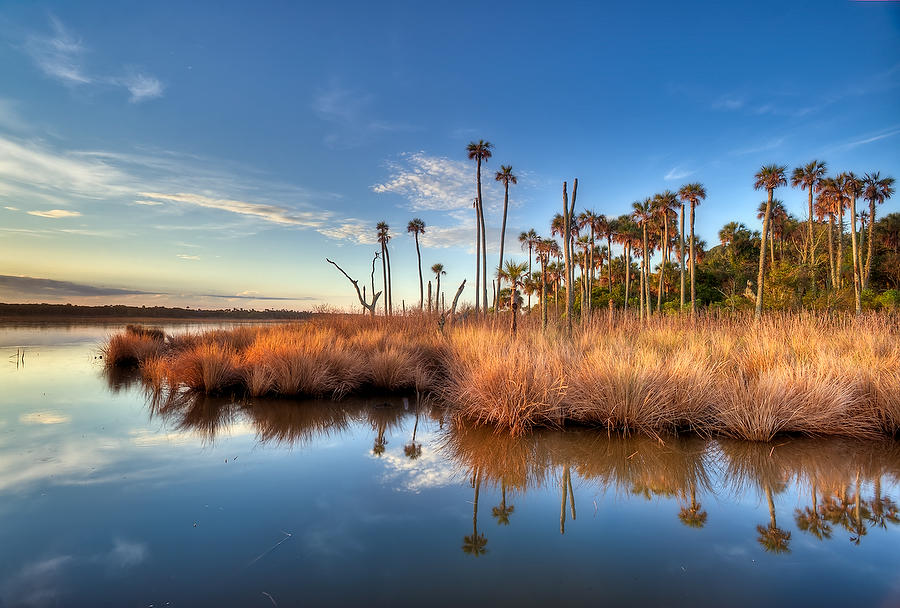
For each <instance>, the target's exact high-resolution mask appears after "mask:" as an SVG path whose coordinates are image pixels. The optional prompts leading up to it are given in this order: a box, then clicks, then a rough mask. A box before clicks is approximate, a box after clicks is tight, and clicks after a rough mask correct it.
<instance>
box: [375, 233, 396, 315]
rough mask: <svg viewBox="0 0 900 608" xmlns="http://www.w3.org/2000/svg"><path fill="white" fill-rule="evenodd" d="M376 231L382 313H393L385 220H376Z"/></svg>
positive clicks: (387, 234) (389, 237) (388, 235)
mask: <svg viewBox="0 0 900 608" xmlns="http://www.w3.org/2000/svg"><path fill="white" fill-rule="evenodd" d="M375 229H376V230H377V231H378V243H379V244H380V245H381V273H382V275H383V279H384V314H385V315H387V314H391V313H393V305H392V303H391V259H390V257H389V254H388V242H390V240H391V235H390V226H388V225H387V222H378V224H376V225H375Z"/></svg>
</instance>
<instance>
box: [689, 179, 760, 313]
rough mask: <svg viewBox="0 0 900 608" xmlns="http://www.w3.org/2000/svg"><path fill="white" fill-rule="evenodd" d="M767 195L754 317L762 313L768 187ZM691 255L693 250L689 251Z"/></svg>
mask: <svg viewBox="0 0 900 608" xmlns="http://www.w3.org/2000/svg"><path fill="white" fill-rule="evenodd" d="M768 193H769V196H768V198H767V199H766V214H765V215H764V216H763V226H762V238H760V240H759V274H758V275H757V278H756V317H757V318H759V317H760V315H762V308H763V276H764V274H765V270H766V237H767V236H768V232H769V215H770V214H771V213H772V195H773V193H774V190H773V189H772V188H768ZM691 255H692V256H693V251H692V252H691Z"/></svg>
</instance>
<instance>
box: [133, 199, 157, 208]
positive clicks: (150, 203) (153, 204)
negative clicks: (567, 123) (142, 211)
mask: <svg viewBox="0 0 900 608" xmlns="http://www.w3.org/2000/svg"><path fill="white" fill-rule="evenodd" d="M134 204H135V205H144V206H146V207H158V206H160V205H162V203H161V202H159V201H148V200H137V201H134Z"/></svg>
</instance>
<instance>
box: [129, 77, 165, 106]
mask: <svg viewBox="0 0 900 608" xmlns="http://www.w3.org/2000/svg"><path fill="white" fill-rule="evenodd" d="M121 82H122V84H123V85H124V86H125V87H126V88H127V89H128V92H129V93H131V99H130V101H131V102H132V103H139V102H141V101H144V100H146V99H154V98H156V97H162V94H163V90H164V89H165V87H164V86H163V83H162V82H161V81H160V80H159V79H158V78H154V77H153V76H148V75H146V74H133V75H131V76H127V77H125V78H123V79H122V80H121Z"/></svg>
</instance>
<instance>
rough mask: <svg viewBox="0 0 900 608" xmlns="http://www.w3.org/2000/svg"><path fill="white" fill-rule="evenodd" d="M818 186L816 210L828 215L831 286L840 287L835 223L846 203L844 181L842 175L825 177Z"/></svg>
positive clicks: (820, 213) (819, 213)
mask: <svg viewBox="0 0 900 608" xmlns="http://www.w3.org/2000/svg"><path fill="white" fill-rule="evenodd" d="M818 188H819V189H818V200H817V207H818V209H817V210H816V211H817V214H818V215H828V266H829V269H830V271H831V276H830V278H831V286H832V287H833V288H837V287H840V276H839V275H840V266H839V264H838V260H837V259H836V256H835V252H834V240H835V238H834V224H835V217H836V216H837V214H838V213H839V212H838V208H841V207H843V205H844V183H843V180H842V179H840V176H838V177H825V178H822V179H821V180H820V181H819V186H818ZM842 232H843V231H842Z"/></svg>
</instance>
